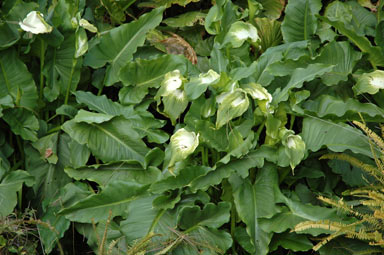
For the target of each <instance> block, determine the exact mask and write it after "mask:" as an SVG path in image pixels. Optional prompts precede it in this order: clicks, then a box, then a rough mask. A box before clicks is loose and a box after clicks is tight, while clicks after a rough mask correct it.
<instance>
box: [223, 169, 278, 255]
mask: <svg viewBox="0 0 384 255" xmlns="http://www.w3.org/2000/svg"><path fill="white" fill-rule="evenodd" d="M229 180H230V182H231V185H232V189H233V198H234V202H235V205H236V211H237V213H238V215H239V217H240V219H241V220H242V221H243V222H244V223H245V224H246V226H247V228H246V230H247V233H248V235H249V236H250V238H251V243H252V245H253V246H254V248H255V253H256V254H260V255H266V254H268V245H269V242H270V241H271V238H272V234H273V233H272V232H265V231H264V230H263V229H262V228H261V226H260V222H259V219H260V218H270V217H272V216H273V215H274V214H276V213H277V212H278V211H277V207H276V205H275V203H276V198H275V189H276V186H277V185H278V176H277V170H276V168H275V166H272V165H268V166H264V167H263V168H262V169H260V170H259V172H258V174H257V177H256V181H255V183H254V184H252V183H251V182H250V180H249V179H246V180H243V179H241V178H239V177H232V178H230V179H229Z"/></svg>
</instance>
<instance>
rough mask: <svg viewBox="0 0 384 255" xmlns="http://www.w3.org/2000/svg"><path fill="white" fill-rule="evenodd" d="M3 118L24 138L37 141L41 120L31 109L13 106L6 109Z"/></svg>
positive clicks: (14, 131) (13, 130)
mask: <svg viewBox="0 0 384 255" xmlns="http://www.w3.org/2000/svg"><path fill="white" fill-rule="evenodd" d="M3 119H4V120H5V121H6V122H7V123H8V125H9V126H10V128H11V130H12V132H13V133H15V134H16V135H20V136H21V137H22V138H23V139H24V140H28V141H33V142H34V141H36V140H37V130H38V129H39V121H38V120H37V118H36V117H35V115H33V113H32V112H31V111H28V110H26V109H24V108H12V109H7V110H5V111H4V116H3Z"/></svg>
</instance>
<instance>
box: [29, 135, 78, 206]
mask: <svg viewBox="0 0 384 255" xmlns="http://www.w3.org/2000/svg"><path fill="white" fill-rule="evenodd" d="M56 135H57V134H56ZM56 135H49V136H46V137H42V138H41V139H39V140H38V141H37V142H35V143H34V144H33V145H34V146H35V147H37V148H38V150H36V149H34V148H33V147H32V146H26V147H25V148H24V150H25V155H26V163H25V164H26V170H27V171H28V173H30V174H31V175H32V176H33V177H35V180H36V183H35V184H34V186H33V190H34V192H35V194H36V197H37V198H38V202H39V203H40V202H41V201H43V200H45V201H47V202H51V200H52V199H53V198H54V197H56V196H57V195H58V193H59V192H60V189H61V188H62V187H64V186H65V185H66V184H67V183H68V182H70V181H71V179H70V178H69V177H68V176H67V175H66V173H65V172H64V167H65V166H68V165H69V164H70V151H69V146H68V145H69V143H70V142H71V138H70V137H69V136H68V135H66V134H62V135H58V137H55V136H56ZM44 140H45V141H44ZM40 143H41V144H40ZM55 154H56V155H57V158H58V160H57V162H56V163H55V160H53V161H51V160H50V159H49V158H50V157H55ZM49 161H51V162H52V163H49Z"/></svg>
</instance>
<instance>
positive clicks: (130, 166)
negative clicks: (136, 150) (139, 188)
mask: <svg viewBox="0 0 384 255" xmlns="http://www.w3.org/2000/svg"><path fill="white" fill-rule="evenodd" d="M65 172H66V173H67V174H68V175H69V176H70V177H72V178H74V179H76V180H89V181H93V182H96V183H97V184H99V185H100V186H106V185H108V183H110V182H113V181H117V180H120V181H133V182H136V183H139V184H151V183H153V182H155V181H157V180H158V179H159V178H160V170H159V169H157V168H154V167H150V168H148V169H143V167H142V166H141V165H140V164H139V163H136V162H132V161H121V162H111V163H109V164H103V165H90V166H84V167H81V168H77V169H74V168H70V167H68V168H66V169H65Z"/></svg>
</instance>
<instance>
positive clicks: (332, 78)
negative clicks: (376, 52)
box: [316, 41, 361, 86]
mask: <svg viewBox="0 0 384 255" xmlns="http://www.w3.org/2000/svg"><path fill="white" fill-rule="evenodd" d="M360 58H361V53H360V52H357V51H355V50H354V49H353V48H352V47H351V46H350V44H349V43H348V42H336V41H332V42H330V43H329V44H327V45H326V46H325V47H324V48H323V50H322V51H321V53H320V56H319V57H318V58H316V62H319V63H324V64H330V65H334V66H335V67H334V68H333V70H332V71H331V72H329V73H326V74H324V75H323V76H322V77H321V79H322V81H323V82H324V83H325V84H326V85H328V86H329V85H336V84H337V83H339V82H340V81H346V80H348V75H349V74H350V73H352V70H353V67H354V66H355V64H356V62H357V61H358V60H360Z"/></svg>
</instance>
